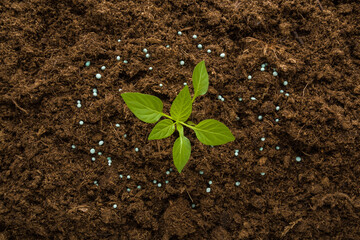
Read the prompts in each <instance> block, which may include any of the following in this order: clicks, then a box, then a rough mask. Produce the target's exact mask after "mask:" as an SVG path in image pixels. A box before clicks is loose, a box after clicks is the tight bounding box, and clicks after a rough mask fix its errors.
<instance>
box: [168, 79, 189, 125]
mask: <svg viewBox="0 0 360 240" xmlns="http://www.w3.org/2000/svg"><path fill="white" fill-rule="evenodd" d="M191 111H192V102H191V96H190V92H189V86H185V87H184V88H183V89H182V90H181V91H180V92H179V94H178V95H177V96H176V98H175V100H174V102H173V103H172V105H171V108H170V115H171V117H173V118H174V119H175V120H176V121H186V120H187V119H188V118H189V116H190V114H191Z"/></svg>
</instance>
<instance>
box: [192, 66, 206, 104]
mask: <svg viewBox="0 0 360 240" xmlns="http://www.w3.org/2000/svg"><path fill="white" fill-rule="evenodd" d="M192 80H193V86H194V97H193V101H194V100H195V98H196V97H197V96H200V95H204V94H205V93H206V92H207V90H208V88H209V75H208V72H207V70H206V67H205V62H204V61H201V62H199V63H198V64H197V65H196V67H195V69H194V71H193V75H192Z"/></svg>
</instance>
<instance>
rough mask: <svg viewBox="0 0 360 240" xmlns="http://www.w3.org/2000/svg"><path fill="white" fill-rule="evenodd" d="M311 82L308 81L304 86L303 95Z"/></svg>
mask: <svg viewBox="0 0 360 240" xmlns="http://www.w3.org/2000/svg"><path fill="white" fill-rule="evenodd" d="M309 83H310V82H308V83H307V84H306V85H305V87H304V89H303V95H302V96H304V95H305V88H306V87H307V86H308V85H309Z"/></svg>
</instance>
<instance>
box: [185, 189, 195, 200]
mask: <svg viewBox="0 0 360 240" xmlns="http://www.w3.org/2000/svg"><path fill="white" fill-rule="evenodd" d="M185 191H186V192H187V194H188V195H189V198H190V200H191V202H194V201H193V199H192V198H191V196H190V193H189V192H188V190H186V189H185Z"/></svg>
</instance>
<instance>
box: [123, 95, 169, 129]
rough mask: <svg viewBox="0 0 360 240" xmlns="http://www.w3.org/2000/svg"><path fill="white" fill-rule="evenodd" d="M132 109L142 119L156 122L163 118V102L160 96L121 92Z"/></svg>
mask: <svg viewBox="0 0 360 240" xmlns="http://www.w3.org/2000/svg"><path fill="white" fill-rule="evenodd" d="M121 97H122V98H123V99H124V101H125V103H126V105H127V106H128V107H129V109H130V111H131V112H132V113H134V114H135V116H136V117H137V118H139V119H140V120H141V121H144V122H147V123H155V122H157V121H158V120H159V119H160V118H161V116H162V115H161V113H162V110H163V103H162V101H161V100H160V98H158V97H155V96H152V95H149V94H142V93H134V92H127V93H123V94H121Z"/></svg>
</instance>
